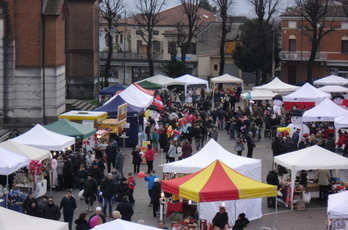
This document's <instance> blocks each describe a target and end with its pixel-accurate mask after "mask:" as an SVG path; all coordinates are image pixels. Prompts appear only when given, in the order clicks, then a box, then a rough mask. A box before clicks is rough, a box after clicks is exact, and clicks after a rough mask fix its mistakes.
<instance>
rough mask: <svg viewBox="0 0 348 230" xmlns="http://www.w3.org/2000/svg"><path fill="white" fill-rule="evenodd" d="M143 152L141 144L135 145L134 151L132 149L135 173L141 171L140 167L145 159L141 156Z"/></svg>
mask: <svg viewBox="0 0 348 230" xmlns="http://www.w3.org/2000/svg"><path fill="white" fill-rule="evenodd" d="M141 155H142V152H141V151H140V149H139V145H137V146H135V147H134V149H133V151H132V156H133V159H132V164H133V166H134V170H133V171H134V174H135V173H139V169H140V164H141V162H142V161H143V159H142V158H141Z"/></svg>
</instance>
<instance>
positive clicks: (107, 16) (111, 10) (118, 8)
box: [98, 0, 123, 86]
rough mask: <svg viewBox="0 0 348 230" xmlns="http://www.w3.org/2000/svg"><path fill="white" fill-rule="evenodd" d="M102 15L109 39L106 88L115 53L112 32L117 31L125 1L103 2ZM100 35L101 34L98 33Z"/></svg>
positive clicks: (105, 70) (101, 5) (107, 0)
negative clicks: (106, 24)
mask: <svg viewBox="0 0 348 230" xmlns="http://www.w3.org/2000/svg"><path fill="white" fill-rule="evenodd" d="M99 8H100V13H101V16H102V19H104V20H105V21H106V22H107V23H108V26H107V29H105V31H106V35H107V38H108V56H107V59H106V63H105V66H104V67H105V69H104V76H105V82H104V86H108V85H109V71H110V69H111V59H112V54H113V52H114V47H113V41H112V40H113V39H112V30H114V31H116V27H117V26H118V25H117V22H118V19H119V18H120V15H121V14H122V11H123V0H103V1H102V2H101V3H100V6H99ZM98 33H99V32H98ZM98 74H99V73H98Z"/></svg>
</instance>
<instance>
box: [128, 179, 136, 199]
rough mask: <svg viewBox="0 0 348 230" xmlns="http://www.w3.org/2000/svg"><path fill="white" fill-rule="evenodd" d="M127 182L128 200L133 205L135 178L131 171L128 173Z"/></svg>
mask: <svg viewBox="0 0 348 230" xmlns="http://www.w3.org/2000/svg"><path fill="white" fill-rule="evenodd" d="M127 184H128V188H129V202H130V203H131V204H132V205H134V203H135V200H134V197H133V193H134V189H135V185H136V183H135V178H134V176H133V173H131V172H129V173H128V179H127Z"/></svg>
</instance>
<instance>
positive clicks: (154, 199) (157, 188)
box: [151, 178, 161, 217]
mask: <svg viewBox="0 0 348 230" xmlns="http://www.w3.org/2000/svg"><path fill="white" fill-rule="evenodd" d="M154 182H155V183H154V184H153V186H152V191H151V204H152V212H153V216H154V217H157V215H158V212H159V205H160V201H159V199H160V198H161V182H160V179H159V178H155V180H154Z"/></svg>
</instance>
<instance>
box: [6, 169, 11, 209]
mask: <svg viewBox="0 0 348 230" xmlns="http://www.w3.org/2000/svg"><path fill="white" fill-rule="evenodd" d="M6 186H8V175H7V176H6ZM9 192H10V191H9V190H7V194H6V200H5V205H6V208H8V193H9Z"/></svg>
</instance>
